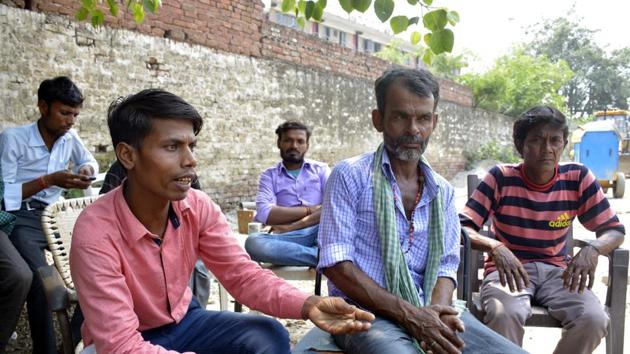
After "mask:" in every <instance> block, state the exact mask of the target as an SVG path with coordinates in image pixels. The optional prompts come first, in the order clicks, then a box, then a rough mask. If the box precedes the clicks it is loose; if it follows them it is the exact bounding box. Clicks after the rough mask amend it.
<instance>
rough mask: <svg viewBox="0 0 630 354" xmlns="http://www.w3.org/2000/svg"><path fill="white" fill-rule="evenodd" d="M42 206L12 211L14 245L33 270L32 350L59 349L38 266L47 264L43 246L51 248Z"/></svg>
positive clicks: (30, 295) (30, 303) (30, 305)
mask: <svg viewBox="0 0 630 354" xmlns="http://www.w3.org/2000/svg"><path fill="white" fill-rule="evenodd" d="M42 209H43V207H42V206H39V207H38V208H37V209H35V210H24V209H22V210H18V211H13V212H11V213H13V215H15V216H16V217H17V220H16V223H15V227H14V229H13V232H11V235H10V236H9V238H10V240H11V242H12V243H13V246H15V248H16V249H17V251H18V252H19V253H20V255H21V256H22V258H23V259H24V261H25V262H26V264H28V267H29V268H30V270H31V272H32V274H33V281H32V283H31V288H30V290H29V292H28V296H27V298H26V308H27V309H28V323H29V326H30V328H31V338H32V339H33V353H36V354H39V353H51V354H55V353H57V348H56V340H55V332H54V329H53V324H52V316H51V314H50V311H49V309H48V303H47V302H46V295H45V294H44V288H43V285H42V281H41V279H40V277H39V276H38V275H37V268H39V267H42V266H45V265H47V263H46V256H45V255H44V250H45V249H46V248H48V243H47V242H46V237H45V236H44V233H43V231H42V221H41V219H42Z"/></svg>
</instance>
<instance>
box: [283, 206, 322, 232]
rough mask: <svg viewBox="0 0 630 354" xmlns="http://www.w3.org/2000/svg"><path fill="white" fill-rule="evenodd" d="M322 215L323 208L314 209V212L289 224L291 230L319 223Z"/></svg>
mask: <svg viewBox="0 0 630 354" xmlns="http://www.w3.org/2000/svg"><path fill="white" fill-rule="evenodd" d="M321 215H322V212H321V210H317V211H314V212H313V214H310V215H307V216H305V217H303V218H301V219H300V220H298V221H295V222H292V223H291V224H289V225H288V226H289V229H290V230H299V229H303V228H305V227H309V226H313V225H316V224H319V217H320V216H321Z"/></svg>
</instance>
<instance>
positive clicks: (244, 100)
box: [0, 5, 510, 207]
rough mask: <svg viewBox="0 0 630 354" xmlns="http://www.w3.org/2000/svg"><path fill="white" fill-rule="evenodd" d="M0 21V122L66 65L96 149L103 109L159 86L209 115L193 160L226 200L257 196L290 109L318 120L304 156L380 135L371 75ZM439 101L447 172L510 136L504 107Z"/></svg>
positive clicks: (374, 140)
mask: <svg viewBox="0 0 630 354" xmlns="http://www.w3.org/2000/svg"><path fill="white" fill-rule="evenodd" d="M0 26H1V27H2V31H0V42H1V43H2V50H1V51H0V97H2V98H1V104H0V117H1V120H0V129H4V128H6V127H8V126H16V125H20V124H25V123H27V122H29V121H34V120H35V119H36V118H37V110H36V91H37V87H38V85H39V83H40V82H41V81H42V80H43V79H45V78H49V77H52V76H56V75H69V76H71V77H72V78H73V80H75V81H76V82H77V84H78V85H79V87H81V88H82V90H83V92H84V94H85V96H86V97H87V98H86V101H85V104H84V109H83V111H82V113H81V118H80V120H79V122H78V124H77V129H78V130H79V133H80V135H81V136H82V137H83V139H84V141H85V142H86V145H87V146H89V147H90V148H91V149H93V150H94V147H95V146H97V145H110V139H109V136H108V131H107V127H106V122H105V112H106V110H107V107H108V105H109V103H110V102H111V101H112V100H113V99H115V98H116V97H117V96H120V95H126V94H130V93H133V92H136V91H139V90H140V89H143V88H148V87H162V88H165V89H167V90H170V91H172V92H174V93H176V94H178V95H181V96H182V97H184V98H185V99H186V100H188V101H189V102H190V103H191V104H193V105H194V106H195V107H196V108H197V109H198V110H199V111H200V113H201V114H202V115H203V116H204V117H205V120H206V125H205V128H204V130H203V132H202V133H201V135H200V139H199V140H200V143H199V149H198V158H199V168H198V170H199V173H200V175H201V177H202V182H203V184H204V189H205V190H206V191H207V192H208V193H209V194H210V195H211V196H212V197H213V198H215V199H216V200H217V201H218V202H219V203H220V204H221V205H222V206H224V207H231V206H233V205H234V204H235V203H236V202H238V201H239V200H241V198H243V199H249V198H251V197H253V196H254V195H255V191H256V184H257V178H258V175H259V173H260V172H261V171H262V170H263V169H264V168H266V167H268V166H271V165H272V164H274V163H275V162H277V160H278V151H277V148H276V146H275V135H274V133H273V131H274V130H275V127H276V126H277V125H278V124H280V123H281V122H283V121H284V120H286V119H298V120H302V121H304V122H305V123H307V124H309V125H311V126H312V127H313V128H314V135H313V138H312V141H311V151H310V153H309V156H310V157H311V158H315V159H319V160H323V161H326V162H328V163H330V164H334V162H335V161H338V160H339V159H343V158H347V157H350V156H353V155H356V154H359V153H362V152H364V151H367V150H369V149H372V148H374V147H376V145H377V144H378V142H379V141H380V140H381V137H380V136H379V135H378V134H377V133H376V132H375V131H374V129H373V128H372V124H371V120H370V111H371V110H372V108H373V107H374V106H375V103H374V98H373V80H372V79H367V78H361V77H351V76H348V75H342V74H338V73H335V72H332V71H327V70H324V69H319V68H317V67H314V66H308V65H298V64H295V63H291V62H289V61H281V60H271V59H265V58H258V57H252V56H245V55H237V54H232V53H226V52H223V51H217V50H214V49H211V48H208V47H205V46H201V45H193V44H188V43H183V42H177V41H173V40H170V39H165V38H156V37H154V36H149V35H145V34H142V33H138V32H136V31H127V30H120V29H114V28H110V27H103V28H100V29H98V30H95V29H93V28H92V27H91V26H90V25H88V24H82V23H76V22H74V21H73V20H72V19H70V18H68V17H65V16H57V15H50V14H41V13H38V12H32V11H25V10H20V9H15V8H12V7H7V6H3V5H0ZM16 58H20V59H18V60H16ZM443 91H445V90H444V88H443ZM439 109H440V112H441V118H440V125H439V127H438V130H437V132H436V135H435V136H434V137H433V138H432V141H431V146H430V148H429V152H428V154H429V158H430V159H431V160H432V161H433V165H434V166H435V167H436V169H437V170H438V171H440V172H442V173H444V174H445V175H447V176H451V175H452V174H453V173H455V172H457V171H458V170H459V168H461V166H463V165H464V159H463V157H462V151H464V150H465V149H471V148H474V147H476V146H477V145H478V144H481V143H483V141H485V140H488V139H489V138H492V137H503V138H507V139H509V129H510V127H509V124H504V119H505V118H504V117H501V116H498V115H496V114H492V113H489V112H483V111H478V110H474V109H472V108H470V107H467V106H465V105H461V104H455V103H453V102H447V101H443V102H442V103H441V104H440V107H439ZM109 150H110V151H111V147H110V148H109Z"/></svg>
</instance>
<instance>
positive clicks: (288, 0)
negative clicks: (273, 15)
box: [280, 0, 295, 12]
mask: <svg viewBox="0 0 630 354" xmlns="http://www.w3.org/2000/svg"><path fill="white" fill-rule="evenodd" d="M294 8H295V0H282V5H280V10H282V12H290V11H293V9H294Z"/></svg>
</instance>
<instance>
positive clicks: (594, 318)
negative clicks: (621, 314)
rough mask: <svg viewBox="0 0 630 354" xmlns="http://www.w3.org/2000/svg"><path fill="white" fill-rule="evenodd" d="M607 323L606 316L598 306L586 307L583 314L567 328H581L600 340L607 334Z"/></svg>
mask: <svg viewBox="0 0 630 354" xmlns="http://www.w3.org/2000/svg"><path fill="white" fill-rule="evenodd" d="M609 322H610V318H609V317H608V314H607V313H606V311H604V309H603V308H602V306H601V305H599V304H598V306H590V307H586V308H585V309H584V312H583V313H582V314H581V315H580V316H579V317H578V318H576V319H575V321H574V323H573V324H569V325H568V326H572V327H577V328H581V329H583V330H586V331H588V332H589V333H592V334H593V335H598V336H599V337H600V338H602V337H604V336H606V334H607V333H608V324H609Z"/></svg>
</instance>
